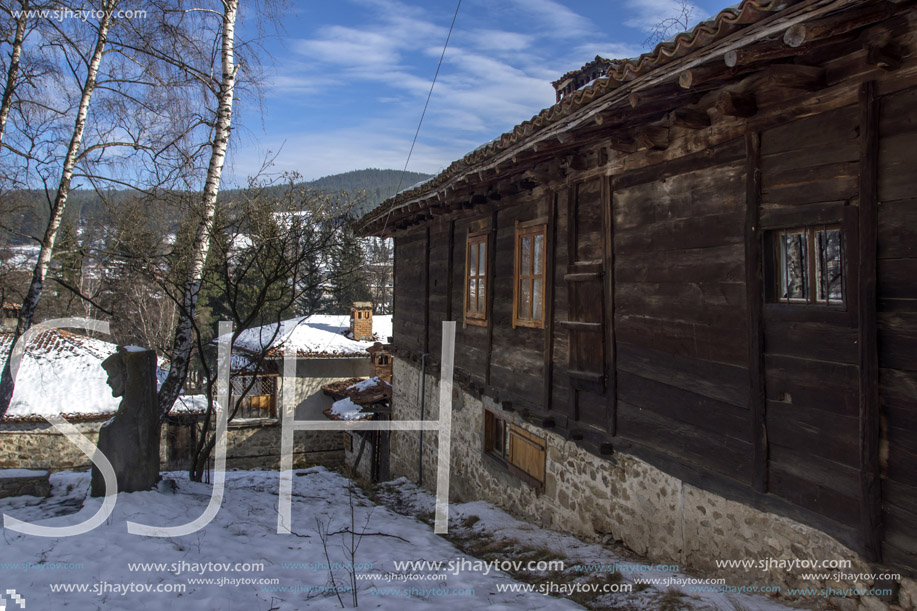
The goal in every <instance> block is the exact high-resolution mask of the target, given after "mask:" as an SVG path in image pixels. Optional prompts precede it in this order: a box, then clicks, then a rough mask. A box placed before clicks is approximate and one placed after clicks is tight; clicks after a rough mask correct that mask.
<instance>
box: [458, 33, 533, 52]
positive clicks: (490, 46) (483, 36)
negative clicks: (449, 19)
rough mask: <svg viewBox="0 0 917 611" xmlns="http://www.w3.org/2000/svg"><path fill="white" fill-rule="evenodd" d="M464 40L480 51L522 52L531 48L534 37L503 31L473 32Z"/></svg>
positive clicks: (466, 35)
mask: <svg viewBox="0 0 917 611" xmlns="http://www.w3.org/2000/svg"><path fill="white" fill-rule="evenodd" d="M464 39H465V40H467V42H468V43H469V44H470V45H471V46H472V47H474V48H476V49H479V50H481V51H496V52H502V51H523V50H525V49H528V48H529V47H531V46H532V43H533V41H534V40H535V37H534V36H532V35H530V34H520V33H518V32H507V31H505V30H488V29H482V30H473V31H471V32H469V33H467V34H465V36H464Z"/></svg>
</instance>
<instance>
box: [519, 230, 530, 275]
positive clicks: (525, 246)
mask: <svg viewBox="0 0 917 611" xmlns="http://www.w3.org/2000/svg"><path fill="white" fill-rule="evenodd" d="M519 273H520V274H522V275H523V276H528V275H530V274H531V273H532V236H522V263H521V264H520V265H519Z"/></svg>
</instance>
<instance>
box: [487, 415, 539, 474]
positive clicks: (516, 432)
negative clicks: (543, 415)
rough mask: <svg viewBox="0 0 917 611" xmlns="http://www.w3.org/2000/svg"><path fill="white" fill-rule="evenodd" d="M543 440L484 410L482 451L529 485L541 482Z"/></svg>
mask: <svg viewBox="0 0 917 611" xmlns="http://www.w3.org/2000/svg"><path fill="white" fill-rule="evenodd" d="M546 447H547V446H546V443H545V440H544V439H542V438H541V437H538V436H537V435H534V434H532V433H530V432H528V431H526V430H525V429H523V428H521V427H518V426H516V425H515V424H512V423H511V422H507V421H506V420H504V419H503V418H501V417H500V416H499V415H497V414H495V413H494V412H492V411H490V410H484V453H485V454H486V455H488V456H490V457H491V458H494V459H496V460H497V462H499V463H500V464H501V465H502V466H504V467H506V468H507V470H509V471H510V472H512V473H513V474H514V475H516V476H517V477H519V479H521V480H523V481H525V482H526V483H528V484H529V485H531V486H534V487H536V488H540V487H542V486H543V485H544V473H545V455H546V453H545V448H546Z"/></svg>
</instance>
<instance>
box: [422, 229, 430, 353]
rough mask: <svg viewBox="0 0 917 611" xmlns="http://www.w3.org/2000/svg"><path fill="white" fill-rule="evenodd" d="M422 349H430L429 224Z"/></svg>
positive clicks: (428, 231) (424, 267) (425, 259)
mask: <svg viewBox="0 0 917 611" xmlns="http://www.w3.org/2000/svg"><path fill="white" fill-rule="evenodd" d="M423 294H424V306H423V329H424V331H423V351H424V352H429V351H430V226H429V225H427V226H426V228H425V235H424V266H423Z"/></svg>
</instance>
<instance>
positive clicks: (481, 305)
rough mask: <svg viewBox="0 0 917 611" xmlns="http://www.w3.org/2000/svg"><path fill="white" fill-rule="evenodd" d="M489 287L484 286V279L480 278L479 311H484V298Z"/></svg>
mask: <svg viewBox="0 0 917 611" xmlns="http://www.w3.org/2000/svg"><path fill="white" fill-rule="evenodd" d="M486 293H487V289H486V288H485V286H484V279H483V278H481V279H480V280H478V312H484V308H485V306H484V299H485V297H486V296H487V295H486Z"/></svg>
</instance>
